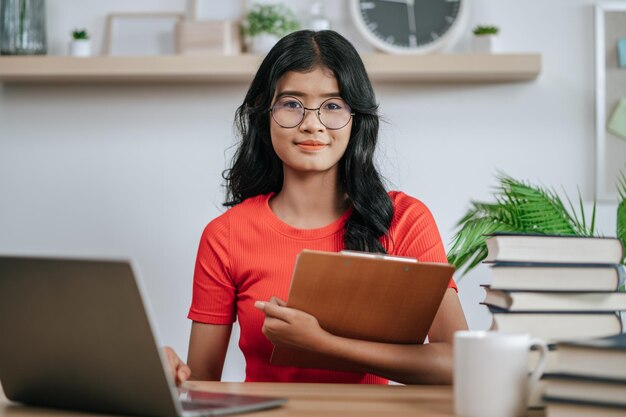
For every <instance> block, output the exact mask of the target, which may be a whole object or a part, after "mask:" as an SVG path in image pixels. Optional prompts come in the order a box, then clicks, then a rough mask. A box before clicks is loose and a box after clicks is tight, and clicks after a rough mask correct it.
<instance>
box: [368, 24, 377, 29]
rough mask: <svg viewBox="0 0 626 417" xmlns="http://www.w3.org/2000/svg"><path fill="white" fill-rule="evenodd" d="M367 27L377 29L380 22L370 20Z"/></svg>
mask: <svg viewBox="0 0 626 417" xmlns="http://www.w3.org/2000/svg"><path fill="white" fill-rule="evenodd" d="M367 27H368V28H370V29H372V30H376V29H378V23H376V22H369V23H368V24H367Z"/></svg>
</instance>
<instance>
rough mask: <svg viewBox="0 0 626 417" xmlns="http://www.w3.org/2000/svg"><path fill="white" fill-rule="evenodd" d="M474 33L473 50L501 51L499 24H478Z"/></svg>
mask: <svg viewBox="0 0 626 417" xmlns="http://www.w3.org/2000/svg"><path fill="white" fill-rule="evenodd" d="M473 33H474V36H473V37H472V51H474V52H477V53H482V54H493V53H495V52H500V39H499V37H498V33H500V29H499V28H498V27H497V26H476V27H475V28H474V30H473Z"/></svg>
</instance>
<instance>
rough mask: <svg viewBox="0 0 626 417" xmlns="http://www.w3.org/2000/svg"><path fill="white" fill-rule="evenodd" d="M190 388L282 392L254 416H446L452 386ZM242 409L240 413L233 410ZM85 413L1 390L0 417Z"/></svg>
mask: <svg viewBox="0 0 626 417" xmlns="http://www.w3.org/2000/svg"><path fill="white" fill-rule="evenodd" d="M187 387H188V388H190V389H197V390H205V391H215V392H227V393H241V394H253V395H270V396H282V397H287V398H289V402H288V403H287V404H285V405H283V406H282V407H280V408H276V409H272V410H266V411H257V412H254V413H247V414H245V415H246V416H258V417H280V416H290V417H316V416H336V417H351V416H354V417H356V416H358V417H369V416H372V417H383V416H384V417H394V416H398V417H400V416H402V417H411V416H414V417H450V416H454V404H453V400H452V398H453V395H452V387H448V386H445V387H444V386H418V385H415V386H384V385H382V386H381V385H343V384H337V385H335V384H275V383H246V384H244V383H239V382H232V383H229V382H221V383H220V382H191V383H188V384H187ZM238 415H243V414H238ZM81 416H95V415H93V414H89V413H76V412H65V411H59V410H48V409H41V408H34V407H26V406H21V405H9V404H8V402H7V400H6V399H4V397H3V396H2V394H0V417H81Z"/></svg>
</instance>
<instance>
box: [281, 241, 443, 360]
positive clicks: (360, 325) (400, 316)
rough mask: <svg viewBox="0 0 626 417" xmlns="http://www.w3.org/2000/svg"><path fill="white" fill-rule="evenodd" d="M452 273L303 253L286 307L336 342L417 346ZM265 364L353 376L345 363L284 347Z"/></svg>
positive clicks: (393, 261) (347, 255)
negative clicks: (338, 339) (337, 339)
mask: <svg viewBox="0 0 626 417" xmlns="http://www.w3.org/2000/svg"><path fill="white" fill-rule="evenodd" d="M453 273H454V267H453V266H451V265H448V264H443V263H425V262H417V261H416V260H415V259H411V258H400V257H392V256H385V255H376V254H364V253H355V252H344V253H335V252H319V251H310V250H304V251H302V252H301V253H300V254H299V255H298V258H297V260H296V265H295V268H294V273H293V279H292V282H291V288H290V290H289V299H288V301H287V306H288V307H293V308H296V309H298V310H302V311H304V312H307V313H309V314H312V315H313V316H314V317H315V318H317V320H318V322H319V324H320V326H321V327H322V328H323V329H324V330H326V331H328V332H330V333H332V334H334V335H336V336H342V337H347V338H351V339H361V340H368V341H373V342H382V343H395V344H419V343H423V342H424V340H425V339H426V336H427V335H428V330H429V329H430V326H431V324H432V321H433V319H434V318H435V314H436V313H437V310H438V309H439V305H440V304H441V300H442V299H443V295H444V293H445V291H446V289H447V288H448V284H449V282H450V279H451V278H452V274H453ZM270 363H272V364H273V365H281V366H296V367H304V368H322V369H334V370H345V371H354V370H358V367H357V366H355V365H354V364H351V363H349V362H346V361H341V360H338V359H335V358H333V357H330V356H326V355H322V354H319V353H316V352H312V351H305V350H300V349H294V348H290V347H286V346H274V350H273V352H272V357H271V359H270Z"/></svg>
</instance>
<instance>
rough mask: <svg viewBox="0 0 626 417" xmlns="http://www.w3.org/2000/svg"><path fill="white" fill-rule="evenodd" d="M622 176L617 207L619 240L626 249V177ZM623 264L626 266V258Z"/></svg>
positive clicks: (618, 189)
mask: <svg viewBox="0 0 626 417" xmlns="http://www.w3.org/2000/svg"><path fill="white" fill-rule="evenodd" d="M620 174H621V175H620V179H619V184H618V186H617V192H618V193H619V195H620V198H621V201H620V203H619V205H618V206H617V238H618V239H619V240H621V241H622V245H624V247H625V248H626V176H625V175H624V173H623V172H622V173H620ZM623 262H624V264H626V258H625V259H624V260H623Z"/></svg>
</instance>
